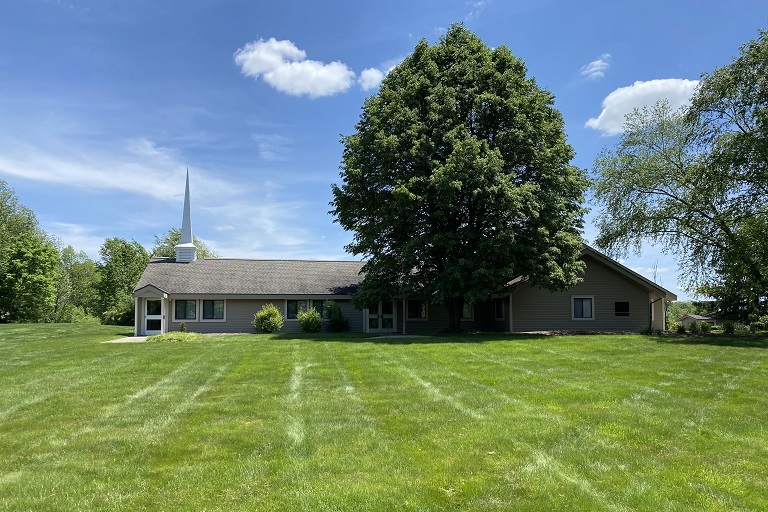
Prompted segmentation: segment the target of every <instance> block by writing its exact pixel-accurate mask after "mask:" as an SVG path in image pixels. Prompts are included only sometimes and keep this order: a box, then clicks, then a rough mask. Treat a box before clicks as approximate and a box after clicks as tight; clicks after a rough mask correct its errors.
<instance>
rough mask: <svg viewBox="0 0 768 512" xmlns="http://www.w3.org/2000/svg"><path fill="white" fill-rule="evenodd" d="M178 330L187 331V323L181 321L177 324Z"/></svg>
mask: <svg viewBox="0 0 768 512" xmlns="http://www.w3.org/2000/svg"><path fill="white" fill-rule="evenodd" d="M179 332H187V324H186V322H181V323H180V324H179Z"/></svg>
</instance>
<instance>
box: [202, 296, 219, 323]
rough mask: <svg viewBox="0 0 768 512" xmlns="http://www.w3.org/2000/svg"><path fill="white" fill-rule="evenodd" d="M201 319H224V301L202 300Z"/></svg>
mask: <svg viewBox="0 0 768 512" xmlns="http://www.w3.org/2000/svg"><path fill="white" fill-rule="evenodd" d="M203 320H224V301H223V300H204V301H203Z"/></svg>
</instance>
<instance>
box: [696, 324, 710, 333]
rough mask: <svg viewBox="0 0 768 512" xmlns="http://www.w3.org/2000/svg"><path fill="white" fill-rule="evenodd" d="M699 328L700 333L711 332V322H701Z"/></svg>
mask: <svg viewBox="0 0 768 512" xmlns="http://www.w3.org/2000/svg"><path fill="white" fill-rule="evenodd" d="M699 327H700V329H701V334H709V333H710V332H712V324H710V323H707V322H701V325H700V326H699Z"/></svg>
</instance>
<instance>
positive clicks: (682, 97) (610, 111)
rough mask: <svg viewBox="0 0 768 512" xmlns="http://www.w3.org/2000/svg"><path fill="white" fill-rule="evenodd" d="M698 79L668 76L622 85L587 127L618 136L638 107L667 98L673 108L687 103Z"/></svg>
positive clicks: (606, 98) (610, 96) (587, 123)
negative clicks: (625, 118)
mask: <svg viewBox="0 0 768 512" xmlns="http://www.w3.org/2000/svg"><path fill="white" fill-rule="evenodd" d="M698 84H699V81H698V80H687V79H682V78H665V79H660V80H649V81H647V82H642V81H637V82H635V83H634V84H632V85H630V86H627V87H620V88H618V89H616V90H615V91H613V92H612V93H610V94H609V95H608V96H606V97H605V99H604V100H603V111H602V112H600V115H599V116H597V117H593V118H590V119H589V120H588V121H587V122H586V124H585V127H589V128H594V129H595V130H598V131H600V132H602V133H603V135H617V134H619V133H622V132H623V131H624V116H626V115H627V114H629V113H630V112H632V110H634V109H636V108H642V107H644V106H651V105H653V104H655V103H656V102H657V101H659V100H662V99H666V100H668V101H669V104H670V106H671V107H672V108H673V109H677V108H680V107H682V106H684V105H688V104H689V103H690V101H691V97H692V96H693V93H694V91H695V90H696V86H697V85H698Z"/></svg>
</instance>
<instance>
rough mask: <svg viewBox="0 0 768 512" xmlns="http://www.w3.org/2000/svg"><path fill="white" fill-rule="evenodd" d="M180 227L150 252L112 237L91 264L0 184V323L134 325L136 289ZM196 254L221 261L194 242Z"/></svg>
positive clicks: (167, 250)
mask: <svg viewBox="0 0 768 512" xmlns="http://www.w3.org/2000/svg"><path fill="white" fill-rule="evenodd" d="M180 239H181V231H180V230H179V229H177V228H173V229H171V230H169V231H168V232H167V233H165V234H164V235H156V236H155V244H154V246H153V247H152V249H151V250H149V251H147V250H146V249H145V248H144V247H143V246H142V245H141V244H140V243H138V242H137V241H135V240H131V241H127V240H124V239H122V238H117V237H115V238H108V239H106V240H104V243H103V244H102V246H101V248H100V249H99V259H98V260H97V261H94V260H92V259H91V258H90V257H88V255H87V254H86V253H85V252H83V251H77V250H75V249H74V248H73V247H72V246H64V244H62V243H61V241H60V240H58V239H56V238H55V237H52V236H51V235H49V234H48V233H46V232H45V231H43V230H42V229H40V226H39V225H38V222H37V218H36V217H35V214H34V212H32V210H30V209H29V208H27V207H25V206H24V205H22V204H21V203H19V201H18V198H17V197H16V194H15V193H14V191H13V189H12V188H11V187H10V186H9V185H8V184H7V183H6V182H5V181H3V180H0V323H7V322H66V323H68V322H73V323H99V322H102V323H107V324H117V325H133V319H134V300H133V296H132V293H133V288H134V286H135V285H136V283H137V282H138V280H139V278H140V277H141V273H142V272H143V271H144V268H145V267H146V266H147V263H148V262H149V259H150V258H151V257H153V256H157V257H172V256H174V250H173V247H174V246H175V245H176V244H178V243H179V240H180ZM195 244H196V245H197V247H198V255H199V256H200V257H202V258H210V257H217V254H216V253H214V252H213V251H211V250H209V249H208V248H207V247H206V246H205V244H204V243H202V242H201V241H200V240H198V239H197V238H195Z"/></svg>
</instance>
